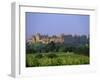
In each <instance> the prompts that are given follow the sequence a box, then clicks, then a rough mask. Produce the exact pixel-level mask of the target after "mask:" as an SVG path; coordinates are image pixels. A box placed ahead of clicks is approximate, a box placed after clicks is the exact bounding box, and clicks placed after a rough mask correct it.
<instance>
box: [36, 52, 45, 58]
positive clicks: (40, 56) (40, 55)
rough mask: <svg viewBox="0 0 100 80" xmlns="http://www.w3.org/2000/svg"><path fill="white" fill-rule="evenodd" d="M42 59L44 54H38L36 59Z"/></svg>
mask: <svg viewBox="0 0 100 80" xmlns="http://www.w3.org/2000/svg"><path fill="white" fill-rule="evenodd" d="M42 57H43V54H38V53H37V54H36V55H35V58H42Z"/></svg>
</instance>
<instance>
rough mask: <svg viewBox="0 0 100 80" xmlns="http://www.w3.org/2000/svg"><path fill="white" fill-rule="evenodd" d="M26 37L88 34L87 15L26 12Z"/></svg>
mask: <svg viewBox="0 0 100 80" xmlns="http://www.w3.org/2000/svg"><path fill="white" fill-rule="evenodd" d="M25 16H26V37H27V38H30V37H31V36H32V35H33V34H35V33H40V34H42V35H50V36H51V35H59V34H61V33H64V34H66V35H67V34H72V35H89V15H75V14H50V13H33V12H26V14H25Z"/></svg>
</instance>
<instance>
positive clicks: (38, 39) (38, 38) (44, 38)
mask: <svg viewBox="0 0 100 80" xmlns="http://www.w3.org/2000/svg"><path fill="white" fill-rule="evenodd" d="M52 41H53V42H54V43H63V42H64V37H63V34H60V35H58V36H56V35H53V36H48V35H40V33H37V34H35V35H34V36H32V38H31V39H30V40H28V41H27V42H29V43H30V44H31V43H43V44H48V43H50V42H52Z"/></svg>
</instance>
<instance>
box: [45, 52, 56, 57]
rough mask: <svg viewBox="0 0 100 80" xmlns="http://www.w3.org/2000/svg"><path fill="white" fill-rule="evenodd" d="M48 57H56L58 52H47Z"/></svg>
mask: <svg viewBox="0 0 100 80" xmlns="http://www.w3.org/2000/svg"><path fill="white" fill-rule="evenodd" d="M47 57H48V58H56V57H57V54H55V53H50V54H47Z"/></svg>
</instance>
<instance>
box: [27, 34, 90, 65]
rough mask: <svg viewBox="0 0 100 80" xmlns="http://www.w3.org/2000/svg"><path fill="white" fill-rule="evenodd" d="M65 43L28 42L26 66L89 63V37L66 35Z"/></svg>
mask: <svg viewBox="0 0 100 80" xmlns="http://www.w3.org/2000/svg"><path fill="white" fill-rule="evenodd" d="M64 37H65V38H64V39H65V40H64V43H62V44H61V43H54V42H53V41H51V43H48V44H43V43H34V44H30V43H28V42H27V43H26V66H27V67H35V66H57V65H76V64H89V38H87V37H86V36H74V37H73V36H72V35H67V36H64Z"/></svg>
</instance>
